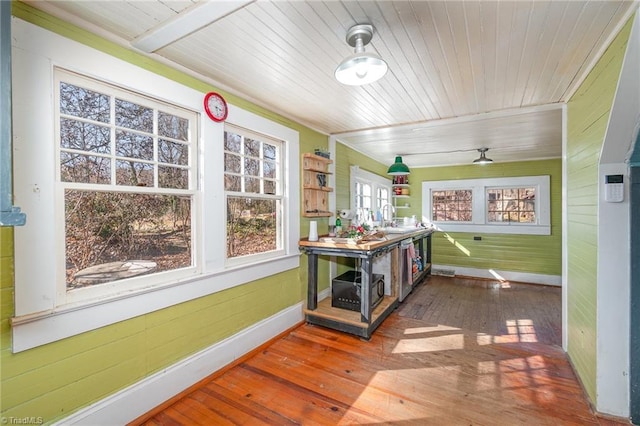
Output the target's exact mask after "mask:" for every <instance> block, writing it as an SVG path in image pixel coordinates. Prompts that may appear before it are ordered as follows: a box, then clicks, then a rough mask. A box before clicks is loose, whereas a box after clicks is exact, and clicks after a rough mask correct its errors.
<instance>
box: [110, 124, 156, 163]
mask: <svg viewBox="0 0 640 426" xmlns="http://www.w3.org/2000/svg"><path fill="white" fill-rule="evenodd" d="M116 155H119V156H121V157H130V158H139V159H141V160H153V138H152V137H151V136H146V135H141V134H139V133H133V132H126V131H123V130H117V131H116Z"/></svg>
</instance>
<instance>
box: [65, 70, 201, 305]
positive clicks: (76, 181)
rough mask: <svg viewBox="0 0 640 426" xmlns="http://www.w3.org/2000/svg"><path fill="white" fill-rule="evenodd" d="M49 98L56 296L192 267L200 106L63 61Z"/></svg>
mask: <svg viewBox="0 0 640 426" xmlns="http://www.w3.org/2000/svg"><path fill="white" fill-rule="evenodd" d="M54 105H55V107H54V110H55V119H54V124H55V140H56V148H57V149H56V153H57V155H56V157H57V160H56V167H57V170H58V172H57V173H56V175H57V190H56V193H58V194H60V195H61V197H60V198H59V201H60V202H61V203H57V205H58V206H60V207H59V209H60V210H61V211H58V212H56V214H55V217H56V218H57V221H56V222H57V224H56V229H57V230H58V231H59V232H60V234H61V235H57V236H56V240H57V241H58V243H59V244H58V249H57V250H56V255H57V256H58V264H59V265H65V267H64V270H62V268H60V271H61V272H62V273H63V274H64V276H60V277H58V280H57V281H58V295H57V304H58V305H64V304H67V303H71V302H81V301H83V300H88V299H94V298H96V297H98V296H104V295H109V294H113V293H121V292H123V291H127V290H131V289H136V288H142V287H149V286H154V285H156V284H158V283H162V282H166V281H168V280H176V279H180V278H184V277H189V276H192V275H193V274H194V273H196V272H197V271H198V270H199V268H200V262H199V260H198V256H196V255H195V253H197V252H198V251H199V244H198V241H199V239H198V235H199V234H200V232H199V230H198V229H197V227H195V226H193V225H194V224H196V222H197V221H195V220H193V215H194V214H195V212H197V211H199V210H200V207H199V197H198V193H197V191H196V186H197V169H196V162H195V161H193V160H192V157H193V153H195V152H197V140H198V135H197V129H198V115H197V113H196V112H195V111H189V110H186V109H183V108H179V107H176V106H175V105H171V104H169V103H167V102H161V101H158V100H155V99H152V98H149V97H147V96H142V95H140V94H138V93H135V92H132V91H130V90H125V89H122V88H119V87H117V86H114V85H111V84H106V83H104V82H102V81H99V80H96V79H92V78H88V77H85V76H82V75H78V74H76V73H72V72H69V71H67V70H63V69H60V68H54ZM63 241H64V243H63V244H62V242H63ZM157 274H163V275H164V276H163V277H162V278H159V277H157V276H156V275H157Z"/></svg>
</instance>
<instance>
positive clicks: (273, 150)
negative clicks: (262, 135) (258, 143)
mask: <svg viewBox="0 0 640 426" xmlns="http://www.w3.org/2000/svg"><path fill="white" fill-rule="evenodd" d="M263 151H264V158H265V159H267V160H276V154H277V152H278V149H277V147H275V146H274V145H270V144H268V143H265V144H264V145H263Z"/></svg>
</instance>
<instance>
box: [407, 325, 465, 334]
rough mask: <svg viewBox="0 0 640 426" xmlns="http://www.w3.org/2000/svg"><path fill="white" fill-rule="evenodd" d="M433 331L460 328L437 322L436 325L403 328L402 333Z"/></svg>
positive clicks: (456, 329)
mask: <svg viewBox="0 0 640 426" xmlns="http://www.w3.org/2000/svg"><path fill="white" fill-rule="evenodd" d="M434 331H460V329H459V328H456V327H449V326H448V325H441V324H438V325H433V326H427V327H412V328H406V329H405V330H404V334H407V335H410V334H422V333H432V332H434Z"/></svg>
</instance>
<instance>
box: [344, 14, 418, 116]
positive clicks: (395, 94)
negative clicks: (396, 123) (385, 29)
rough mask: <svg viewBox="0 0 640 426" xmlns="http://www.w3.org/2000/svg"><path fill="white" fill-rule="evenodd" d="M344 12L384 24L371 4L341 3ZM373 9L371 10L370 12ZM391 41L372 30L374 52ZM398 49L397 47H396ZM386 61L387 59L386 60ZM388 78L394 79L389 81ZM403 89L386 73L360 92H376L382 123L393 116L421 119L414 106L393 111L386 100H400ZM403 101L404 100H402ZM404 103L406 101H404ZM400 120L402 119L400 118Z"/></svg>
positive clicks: (405, 103) (374, 22) (398, 82)
mask: <svg viewBox="0 0 640 426" xmlns="http://www.w3.org/2000/svg"><path fill="white" fill-rule="evenodd" d="M363 4H364V5H365V6H371V8H370V9H365V8H363ZM343 5H344V7H345V8H346V10H347V11H348V12H349V14H350V15H351V16H366V17H367V18H363V19H366V22H370V23H372V24H373V25H374V28H375V27H376V25H375V24H376V23H382V22H385V23H386V21H385V18H384V16H382V14H381V13H380V11H379V10H377V9H375V5H373V4H371V3H360V2H347V3H343ZM372 9H373V10H372ZM354 22H356V23H357V22H363V21H361V20H359V19H358V20H354ZM380 27H382V25H378V28H380ZM391 42H392V40H391V39H389V40H385V37H384V33H380V32H379V31H375V30H374V35H373V38H372V41H371V43H370V44H369V46H371V47H372V48H373V49H374V50H376V51H378V50H379V49H376V45H378V46H380V45H382V46H385V45H386V43H391ZM398 48H399V47H398ZM387 59H388V58H387ZM390 76H393V77H395V78H393V79H391V78H389V77H390ZM403 90H404V88H403V87H402V84H401V81H400V80H398V77H397V76H396V75H395V74H394V73H393V72H391V73H389V72H387V75H386V76H385V77H383V78H382V79H381V80H379V81H378V82H376V83H373V84H368V85H365V86H362V91H364V92H369V93H372V92H374V91H378V93H377V95H378V107H379V108H380V111H379V114H380V115H379V117H378V119H379V120H380V121H381V122H384V123H387V124H389V123H392V122H393V120H391V117H394V116H395V120H397V119H398V118H399V117H405V119H406V120H412V119H416V118H415V117H421V116H422V115H419V114H416V110H415V105H413V107H412V106H411V105H409V104H408V103H407V102H402V103H401V104H400V105H397V107H396V108H395V109H394V108H393V107H392V106H391V105H390V103H389V101H388V100H391V99H400V98H401V96H402V94H403ZM402 99H405V98H402ZM405 101H406V99H405ZM400 119H401V120H402V118H400Z"/></svg>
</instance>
